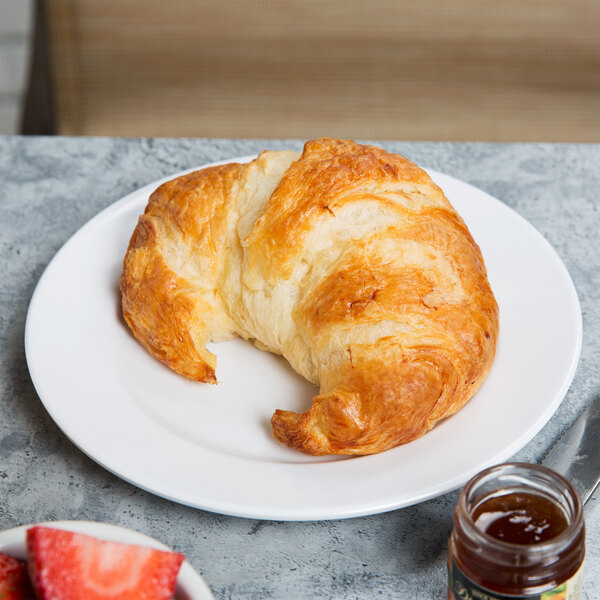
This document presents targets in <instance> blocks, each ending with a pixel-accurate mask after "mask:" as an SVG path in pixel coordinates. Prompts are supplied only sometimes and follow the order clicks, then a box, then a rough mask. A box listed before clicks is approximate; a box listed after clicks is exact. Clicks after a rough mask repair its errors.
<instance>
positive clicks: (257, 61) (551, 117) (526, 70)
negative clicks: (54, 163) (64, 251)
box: [45, 0, 600, 142]
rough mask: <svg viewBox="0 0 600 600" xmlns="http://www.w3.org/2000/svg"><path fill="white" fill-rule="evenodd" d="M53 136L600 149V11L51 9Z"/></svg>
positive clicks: (116, 1) (239, 5) (150, 3)
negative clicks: (330, 139)
mask: <svg viewBox="0 0 600 600" xmlns="http://www.w3.org/2000/svg"><path fill="white" fill-rule="evenodd" d="M45 13H46V17H47V26H48V34H49V36H48V37H49V41H50V58H51V64H52V80H53V84H54V92H55V106H56V120H57V126H58V130H57V133H61V134H72V135H105V134H106V135H121V136H184V137H261V138H264V137H278V138H287V137H293V138H301V139H306V138H311V137H316V136H320V135H332V136H340V137H352V138H360V139H402V140H417V139H418V140H488V141H580V142H585V141H588V142H599V141H600V1H599V0H568V1H567V0H518V1H517V0H510V1H502V0H447V1H432V0H420V1H409V0H404V1H392V0H370V1H364V0H361V1H360V2H359V1H357V0H346V1H342V0H331V1H328V0H322V1H321V0H172V1H166V0H103V1H95V0H45Z"/></svg>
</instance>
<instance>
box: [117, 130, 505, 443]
mask: <svg viewBox="0 0 600 600" xmlns="http://www.w3.org/2000/svg"><path fill="white" fill-rule="evenodd" d="M121 291H122V305H123V314H124V316H125V319H126V321H127V323H128V324H129V326H130V327H131V329H132V331H133V333H134V334H135V336H136V337H137V339H138V340H139V341H140V342H141V343H142V344H143V345H144V346H145V347H146V348H147V349H148V351H149V352H150V353H151V354H152V355H153V356H154V357H155V358H157V359H158V360H160V361H162V362H163V363H165V364H166V365H168V366H169V367H171V368H172V369H173V370H175V371H176V372H177V373H180V374H182V375H185V376H186V377H190V378H192V379H195V380H198V381H203V382H210V383H215V382H216V378H215V366H216V358H215V356H214V355H213V354H211V353H210V352H209V351H208V350H207V349H206V343H207V342H208V341H219V340H224V339H228V338H231V337H234V336H242V337H243V338H246V339H249V340H252V341H254V342H255V343H256V345H257V346H258V347H259V348H261V349H263V350H268V351H270V352H275V353H278V354H282V355H283V356H284V357H285V358H286V359H287V360H288V361H289V363H290V364H291V366H292V367H293V368H294V369H295V370H296V371H297V372H298V373H300V374H301V375H303V376H304V377H306V378H307V379H309V380H310V381H312V382H314V383H318V384H319V385H320V394H319V395H318V396H316V397H315V398H314V403H313V405H312V407H311V408H310V410H308V411H307V412H305V413H302V414H296V413H292V412H289V411H280V410H277V411H276V412H275V414H274V415H273V418H272V426H273V433H274V435H275V437H276V438H277V439H278V440H279V441H281V442H283V443H284V444H287V445H288V446H291V447H294V448H297V449H299V450H301V451H303V452H307V453H309V454H315V455H320V454H372V453H376V452H381V451H383V450H386V449H389V448H392V447H394V446H397V445H399V444H403V443H406V442H409V441H411V440H413V439H415V438H417V437H418V436H420V435H422V434H423V433H425V432H426V431H427V430H429V429H430V428H431V427H432V426H433V425H434V424H435V423H436V422H437V421H439V420H440V419H442V418H444V417H447V416H449V415H451V414H453V413H454V412H456V411H457V410H458V409H459V408H461V407H462V406H463V405H464V404H465V403H466V402H467V401H468V400H469V399H470V398H471V397H472V396H473V395H474V393H475V392H476V391H477V389H478V388H479V387H480V385H481V384H482V382H483V380H484V379H485V377H486V376H487V374H488V371H489V369H490V367H491V364H492V360H493V357H494V352H495V347H496V340H497V336H498V306H497V304H496V301H495V299H494V296H493V293H492V290H491V288H490V285H489V283H488V280H487V275H486V268H485V265H484V262H483V259H482V256H481V252H480V250H479V247H478V246H477V244H476V243H475V242H474V240H473V238H472V237H471V235H470V233H469V231H468V229H467V227H466V225H465V224H464V222H463V220H462V219H461V218H460V216H459V215H458V214H457V213H456V211H455V210H454V209H453V208H452V206H451V205H450V203H449V202H448V200H447V199H446V197H445V196H444V194H443V193H442V191H441V190H440V189H439V187H437V186H436V185H435V184H434V183H433V182H432V181H431V179H430V178H429V176H428V175H427V173H425V171H423V170H422V169H420V168H419V167H417V166H416V165H415V164H413V163H411V162H410V161H409V160H407V159H405V158H403V157H401V156H398V155H395V154H390V153H388V152H386V151H384V150H382V149H380V148H376V147H373V146H365V145H359V144H357V143H355V142H352V141H343V140H334V139H327V138H323V139H319V140H315V141H310V142H307V143H306V145H305V147H304V151H303V152H302V154H301V155H300V154H299V153H296V152H288V151H285V152H271V151H267V152H263V153H262V154H260V155H259V157H258V158H257V159H255V160H254V161H252V162H250V163H248V164H229V165H225V166H217V167H210V168H206V169H203V170H200V171H196V172H194V173H191V174H188V175H184V176H182V177H178V178H177V179H174V180H173V181H170V182H168V183H165V184H163V185H161V186H160V187H159V188H158V189H157V190H156V191H155V192H154V193H153V194H152V195H151V197H150V201H149V203H148V206H147V207H146V210H145V213H144V214H143V215H142V216H141V217H140V219H139V222H138V224H137V227H136V229H135V231H134V233H133V236H132V238H131V241H130V244H129V248H128V250H127V254H126V256H125V260H124V266H123V273H122V276H121Z"/></svg>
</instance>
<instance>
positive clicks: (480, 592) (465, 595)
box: [448, 559, 583, 600]
mask: <svg viewBox="0 0 600 600" xmlns="http://www.w3.org/2000/svg"><path fill="white" fill-rule="evenodd" d="M582 579H583V565H582V566H581V567H580V568H579V569H578V571H577V573H575V575H573V577H571V579H568V580H567V581H563V583H561V584H560V585H558V586H557V587H555V588H554V589H552V590H548V591H547V592H543V593H542V594H529V595H528V596H521V595H516V596H514V595H510V596H509V595H506V594H500V593H498V592H494V591H492V590H488V589H487V588H483V587H481V586H480V585H478V584H476V583H475V582H474V581H472V580H471V579H469V578H468V577H467V576H466V575H465V574H464V573H463V572H462V571H461V570H460V569H459V568H458V566H457V565H456V563H455V562H454V559H451V560H450V561H449V563H448V600H580V598H581V584H582Z"/></svg>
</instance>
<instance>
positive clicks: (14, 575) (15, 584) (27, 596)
mask: <svg viewBox="0 0 600 600" xmlns="http://www.w3.org/2000/svg"><path fill="white" fill-rule="evenodd" d="M34 599H35V595H34V593H33V589H32V587H31V583H29V575H28V574H27V565H26V564H25V561H22V560H19V559H18V558H14V557H12V556H8V555H7V554H2V553H1V552H0V600H34Z"/></svg>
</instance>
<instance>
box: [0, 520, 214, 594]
mask: <svg viewBox="0 0 600 600" xmlns="http://www.w3.org/2000/svg"><path fill="white" fill-rule="evenodd" d="M34 525H43V526H44V527H54V528H55V529H64V530H66V531H76V532H78V533H85V534H86V535H92V536H94V537H97V538H99V539H101V540H104V541H107V542H122V543H123V544H135V545H138V546H150V547H152V548H157V549H158V550H166V551H170V550H171V548H169V547H167V546H165V545H164V544H161V543H160V542H159V541H157V540H155V539H154V538H151V537H148V536H147V535H144V534H143V533H139V532H137V531H134V530H133V529H126V528H125V527H118V526H117V525H109V524H108V523H97V522H95V521H50V522H48V523H31V524H30V525H22V526H21V527H15V528H14V529H6V530H4V531H0V552H2V553H4V554H8V555H10V556H14V557H15V558H20V559H21V560H25V559H26V558H27V557H26V538H25V534H26V532H27V530H28V529H29V528H30V527H33V526H34ZM212 598H213V595H212V593H211V591H210V589H209V588H208V586H207V585H206V583H204V580H203V579H202V577H200V575H198V573H197V572H196V571H194V569H193V567H192V565H190V563H189V562H188V561H187V560H184V561H183V563H182V565H181V569H180V570H179V575H178V577H177V586H176V588H175V596H173V600H212Z"/></svg>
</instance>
